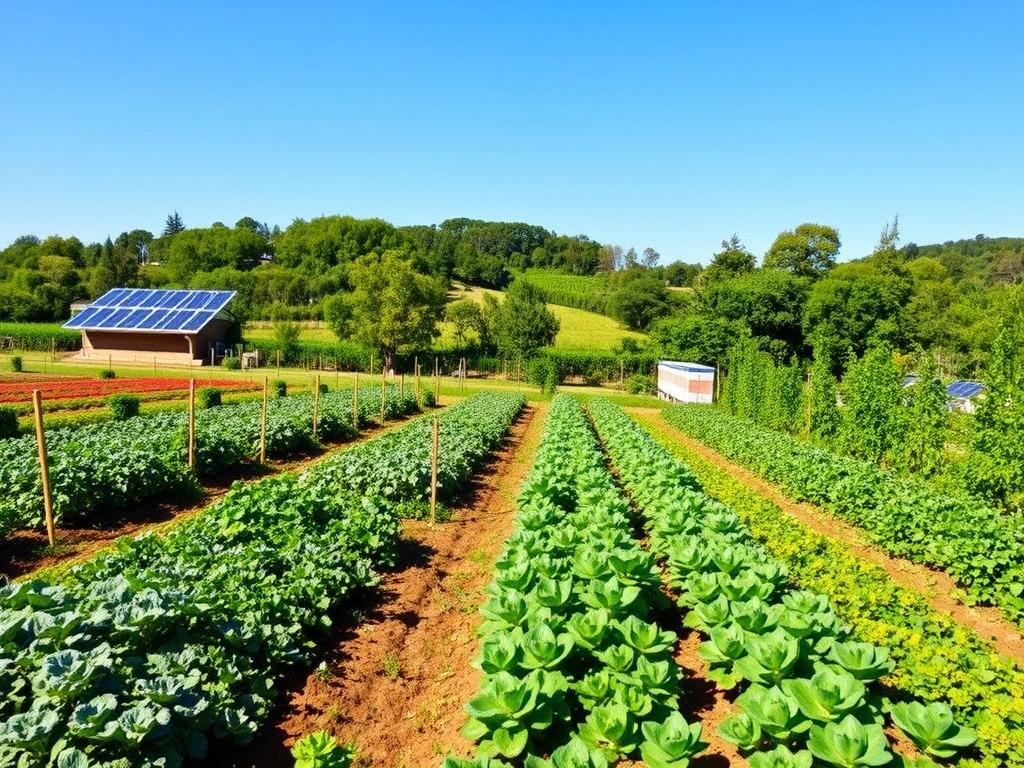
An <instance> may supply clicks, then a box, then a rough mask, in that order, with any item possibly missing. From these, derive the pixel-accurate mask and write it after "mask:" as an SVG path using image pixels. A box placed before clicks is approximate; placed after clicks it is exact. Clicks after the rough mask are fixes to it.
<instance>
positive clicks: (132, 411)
mask: <svg viewBox="0 0 1024 768" xmlns="http://www.w3.org/2000/svg"><path fill="white" fill-rule="evenodd" d="M141 403H142V401H141V400H140V399H139V398H138V397H136V396H135V395H111V396H110V397H108V398H107V405H109V406H110V413H111V414H113V416H114V420H115V421H124V420H125V419H130V418H131V417H132V416H138V415H139V406H140V405H141Z"/></svg>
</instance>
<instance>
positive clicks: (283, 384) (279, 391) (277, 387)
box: [270, 379, 288, 397]
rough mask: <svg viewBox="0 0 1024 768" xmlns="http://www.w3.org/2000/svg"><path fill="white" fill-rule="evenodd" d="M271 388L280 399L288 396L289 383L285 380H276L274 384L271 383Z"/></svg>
mask: <svg viewBox="0 0 1024 768" xmlns="http://www.w3.org/2000/svg"><path fill="white" fill-rule="evenodd" d="M270 388H271V389H272V390H273V391H274V394H275V395H277V396H278V397H287V396H288V382H287V381H285V380H284V379H274V380H273V381H272V382H270Z"/></svg>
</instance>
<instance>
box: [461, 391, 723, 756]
mask: <svg viewBox="0 0 1024 768" xmlns="http://www.w3.org/2000/svg"><path fill="white" fill-rule="evenodd" d="M487 593H488V599H487V601H486V602H485V604H484V605H483V608H482V614H483V618H484V621H483V624H482V625H481V628H480V634H481V636H482V641H481V654H480V658H479V660H478V665H479V667H480V669H481V670H482V671H483V673H484V679H483V682H482V684H481V688H480V692H479V695H477V696H476V697H475V698H473V699H472V700H471V701H470V702H469V704H468V706H467V711H468V712H469V715H470V718H471V719H470V720H469V723H468V724H467V725H466V727H465V729H464V733H465V735H466V736H467V737H469V738H471V739H473V740H475V741H477V743H478V745H479V750H480V753H481V758H480V759H479V760H472V761H462V760H458V759H456V758H448V760H447V762H446V765H449V766H478V765H510V764H515V765H527V766H530V767H531V768H542V767H543V766H570V765H571V766H605V765H608V764H609V763H613V762H615V761H616V760H617V759H618V758H619V757H622V756H629V755H641V756H642V757H643V759H644V760H645V761H646V762H647V764H648V765H649V766H652V768H657V766H662V765H668V764H669V763H666V762H665V761H664V760H663V759H662V758H663V756H664V755H665V754H674V755H676V756H677V758H678V757H679V756H682V755H690V754H693V753H694V752H696V751H698V750H699V749H701V748H702V746H703V745H702V743H701V742H700V741H699V736H700V728H699V727H696V728H693V727H691V726H689V725H688V724H686V723H685V722H684V721H682V719H681V717H680V716H679V714H678V711H677V710H678V698H679V678H680V672H679V668H678V666H677V665H676V664H675V663H674V662H673V660H672V650H673V648H674V645H675V641H676V636H675V634H674V633H673V632H671V631H668V630H666V629H665V628H663V627H662V626H660V625H659V624H658V623H657V622H656V621H654V620H652V617H653V615H654V613H655V609H656V608H657V607H658V606H659V605H660V604H662V603H663V601H664V598H663V596H662V594H661V592H660V590H659V576H658V571H657V568H656V567H655V564H654V559H653V557H652V556H651V555H650V554H649V553H647V552H645V551H644V550H643V549H642V548H641V547H640V545H639V543H638V542H637V541H636V540H635V539H634V538H633V535H632V529H631V521H630V510H629V505H628V503H627V501H626V499H625V498H624V497H623V495H622V493H621V492H620V491H619V490H618V489H617V488H616V486H615V483H614V481H613V479H612V477H611V475H610V474H609V473H608V470H607V469H606V468H605V466H604V459H603V457H602V454H601V451H600V447H599V445H598V444H597V441H596V439H595V437H594V434H593V432H592V430H591V429H590V427H589V425H588V423H587V420H586V416H585V415H584V413H583V410H582V409H581V407H580V405H579V403H578V402H577V401H576V400H574V399H572V398H570V397H568V396H559V397H557V398H555V400H554V401H553V402H552V405H551V411H550V414H549V416H548V421H547V424H546V425H545V429H544V434H543V436H542V439H541V443H540V446H539V448H538V452H537V457H536V461H535V463H534V465H533V468H532V470H531V472H530V474H529V476H528V478H527V480H526V482H525V483H524V485H523V487H522V489H521V492H520V496H519V512H518V515H517V518H516V530H515V532H514V533H513V534H512V535H511V536H510V537H509V539H508V540H507V542H506V544H505V547H504V550H503V552H502V554H501V556H500V558H499V559H498V561H497V563H496V565H495V576H494V582H493V583H492V584H491V585H490V586H489V587H488V590H487ZM544 755H550V760H548V759H544V757H543V756H544ZM490 758H496V759H495V761H493V762H492V761H490ZM506 759H508V760H512V761H514V762H513V763H508V762H505V760H506Z"/></svg>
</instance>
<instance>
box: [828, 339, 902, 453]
mask: <svg viewBox="0 0 1024 768" xmlns="http://www.w3.org/2000/svg"><path fill="white" fill-rule="evenodd" d="M842 393H843V423H842V426H841V428H840V442H841V444H842V446H843V448H844V449H845V450H846V452H847V453H849V454H850V455H852V456H855V457H857V458H860V459H867V460H869V461H874V462H876V463H878V464H881V463H882V462H883V461H884V460H886V459H891V458H894V457H893V453H894V451H895V450H897V449H898V448H899V446H901V445H902V444H903V430H904V428H905V426H906V421H905V419H904V417H903V376H902V374H901V373H900V369H899V368H898V367H897V365H896V361H895V359H894V356H893V351H892V347H890V346H888V345H887V344H879V345H877V346H874V347H872V348H871V349H869V350H868V351H867V352H865V353H864V357H862V358H861V359H860V360H856V361H854V362H853V363H851V364H850V367H849V370H848V371H847V372H846V376H845V377H844V378H843V384H842Z"/></svg>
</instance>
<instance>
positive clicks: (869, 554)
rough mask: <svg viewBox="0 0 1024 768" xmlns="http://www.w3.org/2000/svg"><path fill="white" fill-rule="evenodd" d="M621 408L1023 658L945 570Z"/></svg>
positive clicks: (993, 615)
mask: <svg viewBox="0 0 1024 768" xmlns="http://www.w3.org/2000/svg"><path fill="white" fill-rule="evenodd" d="M626 410H627V412H629V413H630V414H632V415H633V416H636V417H638V418H639V419H640V420H641V421H642V422H643V423H644V424H645V425H646V426H647V427H649V428H650V429H651V430H653V431H655V432H656V433H658V434H660V435H662V436H663V437H665V438H667V439H668V440H670V441H673V440H674V441H676V442H678V443H680V444H681V445H683V446H685V447H686V448H688V449H689V450H691V451H693V452H695V453H697V454H698V455H700V456H702V457H703V458H705V459H707V460H708V461H710V462H712V463H713V464H716V465H717V466H719V467H721V468H722V469H724V470H725V471H727V472H728V473H729V474H730V475H732V476H733V477H735V478H736V479H737V480H739V481H740V482H742V483H744V484H745V485H747V486H748V487H749V488H751V489H753V490H754V491H756V492H757V493H759V494H761V495H762V496H764V497H765V498H767V499H768V500H770V501H771V502H772V503H773V504H775V505H776V506H778V507H779V508H781V509H782V510H783V511H784V512H786V514H788V515H790V516H791V517H793V518H795V519H796V520H798V521H799V522H800V523H802V524H803V525H805V526H806V527H808V528H810V529H811V530H813V531H815V532H816V533H818V534H820V535H822V536H825V537H827V538H829V539H832V540H833V541H836V542H839V543H841V544H842V545H844V546H845V547H846V548H847V549H849V550H850V551H851V552H853V553H854V554H856V555H857V556H858V557H860V558H862V559H864V560H867V561H869V562H872V563H874V564H876V565H878V566H880V567H881V568H883V569H884V570H885V572H886V573H888V574H889V577H890V578H891V579H892V580H893V581H895V582H896V583H897V584H899V585H900V586H902V587H905V588H906V589H911V590H914V591H915V592H917V593H918V594H920V595H921V596H922V597H924V598H925V599H926V600H927V601H928V603H929V605H930V606H931V607H932V609H933V610H935V611H938V612H940V613H944V614H946V615H948V616H950V617H951V618H953V619H954V620H955V621H957V622H959V623H960V624H962V625H963V626H965V627H968V628H970V629H972V630H974V632H976V633H977V634H978V635H979V636H980V637H982V638H985V639H988V640H991V642H992V644H993V645H994V646H995V649H996V650H997V651H998V652H999V653H1001V654H1002V655H1004V656H1008V657H1010V658H1012V659H1015V660H1016V661H1018V662H1019V663H1024V642H1022V637H1021V632H1020V630H1018V629H1017V628H1016V627H1014V626H1013V625H1012V624H1010V623H1009V622H1007V621H1006V620H1005V619H1003V617H1002V614H1001V613H1000V612H999V609H998V608H992V607H987V606H967V605H964V604H963V603H961V602H960V601H958V600H957V599H955V598H954V597H953V595H954V594H956V593H958V592H959V591H960V590H959V588H958V587H957V585H956V583H955V582H954V581H953V579H951V578H950V577H949V576H948V575H947V574H945V573H943V572H941V571H935V570H932V569H930V568H928V567H926V566H923V565H919V564H917V563H912V562H910V561H909V560H903V559H901V558H895V557H890V556H889V555H887V554H885V553H884V552H882V551H881V550H880V549H878V548H877V547H875V546H874V545H872V544H871V543H870V542H868V540H867V538H866V536H865V534H864V533H863V532H862V531H860V530H858V529H857V528H855V527H853V526H851V525H849V524H847V523H845V522H843V521H842V520H839V519H838V518H836V517H833V516H832V515H830V514H829V513H828V512H826V511H824V510H822V509H820V508H819V507H816V506H813V505H811V504H806V503H802V502H797V501H793V500H792V499H790V498H789V497H788V496H786V495H785V494H784V493H783V492H782V490H781V489H780V488H779V487H778V486H777V485H774V484H772V483H769V482H767V481H766V480H763V479H762V478H760V477H758V476H757V475H755V474H754V473H753V472H751V471H750V470H748V469H746V468H744V467H741V466H740V465H738V464H735V463H733V462H731V461H729V459H727V458H726V457H724V456H723V455H722V454H720V453H718V452H717V451H715V450H714V449H712V448H710V447H708V446H707V445H705V444H704V443H702V442H700V441H699V440H695V439H693V438H692V437H690V436H689V435H686V434H685V433H683V432H682V431H680V430H678V429H676V428H675V427H673V426H671V425H670V424H667V423H666V422H665V421H664V419H663V418H662V416H663V414H662V411H661V410H660V409H657V408H627V409H626Z"/></svg>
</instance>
